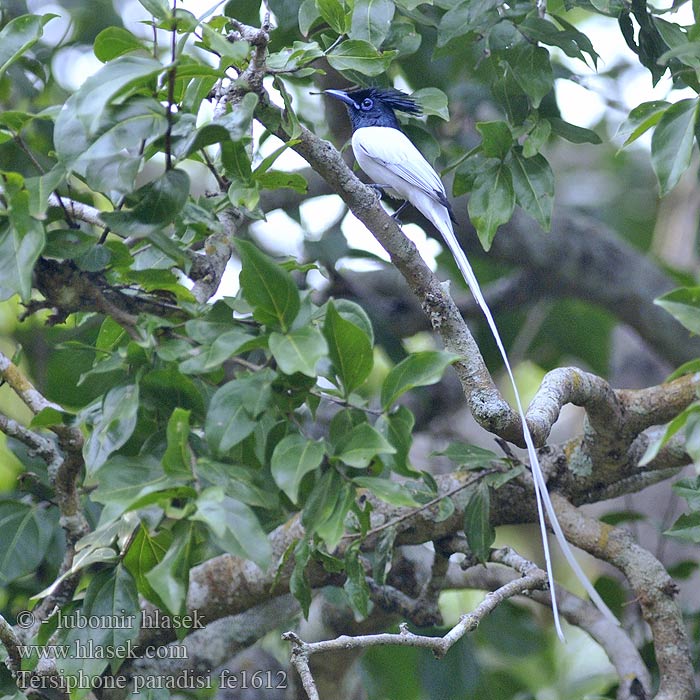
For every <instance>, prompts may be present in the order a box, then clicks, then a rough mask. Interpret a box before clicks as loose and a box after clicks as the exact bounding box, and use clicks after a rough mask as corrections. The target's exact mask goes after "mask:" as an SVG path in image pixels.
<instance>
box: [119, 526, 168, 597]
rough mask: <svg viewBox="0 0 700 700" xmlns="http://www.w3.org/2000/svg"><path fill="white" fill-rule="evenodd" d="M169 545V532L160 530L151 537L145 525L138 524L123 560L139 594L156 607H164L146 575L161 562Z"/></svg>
mask: <svg viewBox="0 0 700 700" xmlns="http://www.w3.org/2000/svg"><path fill="white" fill-rule="evenodd" d="M171 543H172V534H171V532H170V530H162V531H161V532H159V533H158V535H157V536H155V537H152V536H151V534H150V533H149V532H148V529H147V528H146V527H145V525H144V524H143V523H140V524H139V527H138V530H137V531H136V534H135V535H134V537H133V539H132V540H131V542H130V543H129V548H128V549H127V550H126V553H125V554H124V558H123V562H124V566H125V567H126V568H127V570H128V571H129V573H130V574H131V575H132V576H133V577H134V580H135V581H136V586H137V588H138V591H139V593H140V594H141V595H143V596H144V597H146V598H147V599H148V600H150V601H151V602H152V603H154V604H155V605H157V606H158V607H164V604H163V602H162V601H161V599H160V597H159V596H158V594H157V593H156V592H155V590H154V589H153V587H152V586H151V584H150V582H149V581H148V579H147V578H146V574H148V572H149V571H151V569H153V568H154V567H155V566H157V565H158V564H159V563H160V562H161V561H162V560H163V557H164V556H165V554H166V552H167V551H168V549H169V547H170V544H171Z"/></svg>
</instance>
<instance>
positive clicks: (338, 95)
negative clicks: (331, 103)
mask: <svg viewBox="0 0 700 700" xmlns="http://www.w3.org/2000/svg"><path fill="white" fill-rule="evenodd" d="M323 94H324V95H330V96H331V97H335V99H336V100H340V101H341V102H345V104H346V105H350V106H352V107H357V105H356V104H355V100H353V99H352V97H350V95H348V94H347V93H345V92H343V91H342V90H324V91H323Z"/></svg>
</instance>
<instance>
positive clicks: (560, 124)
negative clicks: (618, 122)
mask: <svg viewBox="0 0 700 700" xmlns="http://www.w3.org/2000/svg"><path fill="white" fill-rule="evenodd" d="M549 123H550V124H551V125H552V131H553V132H554V133H555V134H557V135H558V136H561V137H562V138H563V139H566V140H567V141H571V143H593V144H598V143H602V139H601V138H600V136H598V134H596V132H595V131H591V130H590V129H584V128H583V127H582V126H575V125H574V124H569V122H565V121H564V120H563V119H559V118H558V117H549Z"/></svg>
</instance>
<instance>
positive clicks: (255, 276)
mask: <svg viewBox="0 0 700 700" xmlns="http://www.w3.org/2000/svg"><path fill="white" fill-rule="evenodd" d="M236 247H237V248H238V252H239V254H240V256H241V265H242V270H241V275H240V281H241V287H242V289H243V294H244V296H245V298H246V300H247V301H248V303H249V304H250V305H251V306H252V307H253V316H254V317H255V319H256V320H257V321H259V322H260V323H262V324H265V325H268V326H272V327H274V328H281V330H282V331H283V332H286V331H287V330H288V329H289V327H290V326H291V324H292V322H293V321H294V319H295V318H296V316H297V314H298V313H299V308H300V306H301V302H300V299H299V290H298V289H297V286H296V284H294V280H293V279H292V276H291V275H290V274H289V273H288V272H286V271H285V270H283V269H282V268H281V267H280V266H279V265H276V264H275V263H274V262H273V261H272V260H271V259H270V258H269V257H268V256H267V255H265V254H264V253H261V252H260V251H259V250H258V249H257V248H256V247H255V246H254V245H253V244H252V243H249V242H248V241H240V240H239V241H236Z"/></svg>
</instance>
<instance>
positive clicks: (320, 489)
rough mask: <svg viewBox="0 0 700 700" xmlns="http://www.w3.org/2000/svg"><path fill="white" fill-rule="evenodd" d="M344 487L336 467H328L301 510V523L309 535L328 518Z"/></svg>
mask: <svg viewBox="0 0 700 700" xmlns="http://www.w3.org/2000/svg"><path fill="white" fill-rule="evenodd" d="M341 487H342V481H341V479H340V474H338V471H337V470H336V469H328V470H327V471H326V472H325V473H324V474H323V475H322V476H321V478H320V479H318V480H317V481H316V483H315V484H314V487H313V489H312V490H311V493H310V494H309V496H308V498H307V499H306V503H305V504H304V510H302V511H301V524H302V525H303V526H304V529H305V530H306V534H307V536H309V537H310V536H311V535H313V534H314V533H315V532H316V529H317V528H318V526H319V525H320V524H321V523H323V522H325V521H326V520H328V518H330V517H331V515H332V514H333V509H334V508H335V505H336V503H337V502H338V495H339V494H340V490H341Z"/></svg>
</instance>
